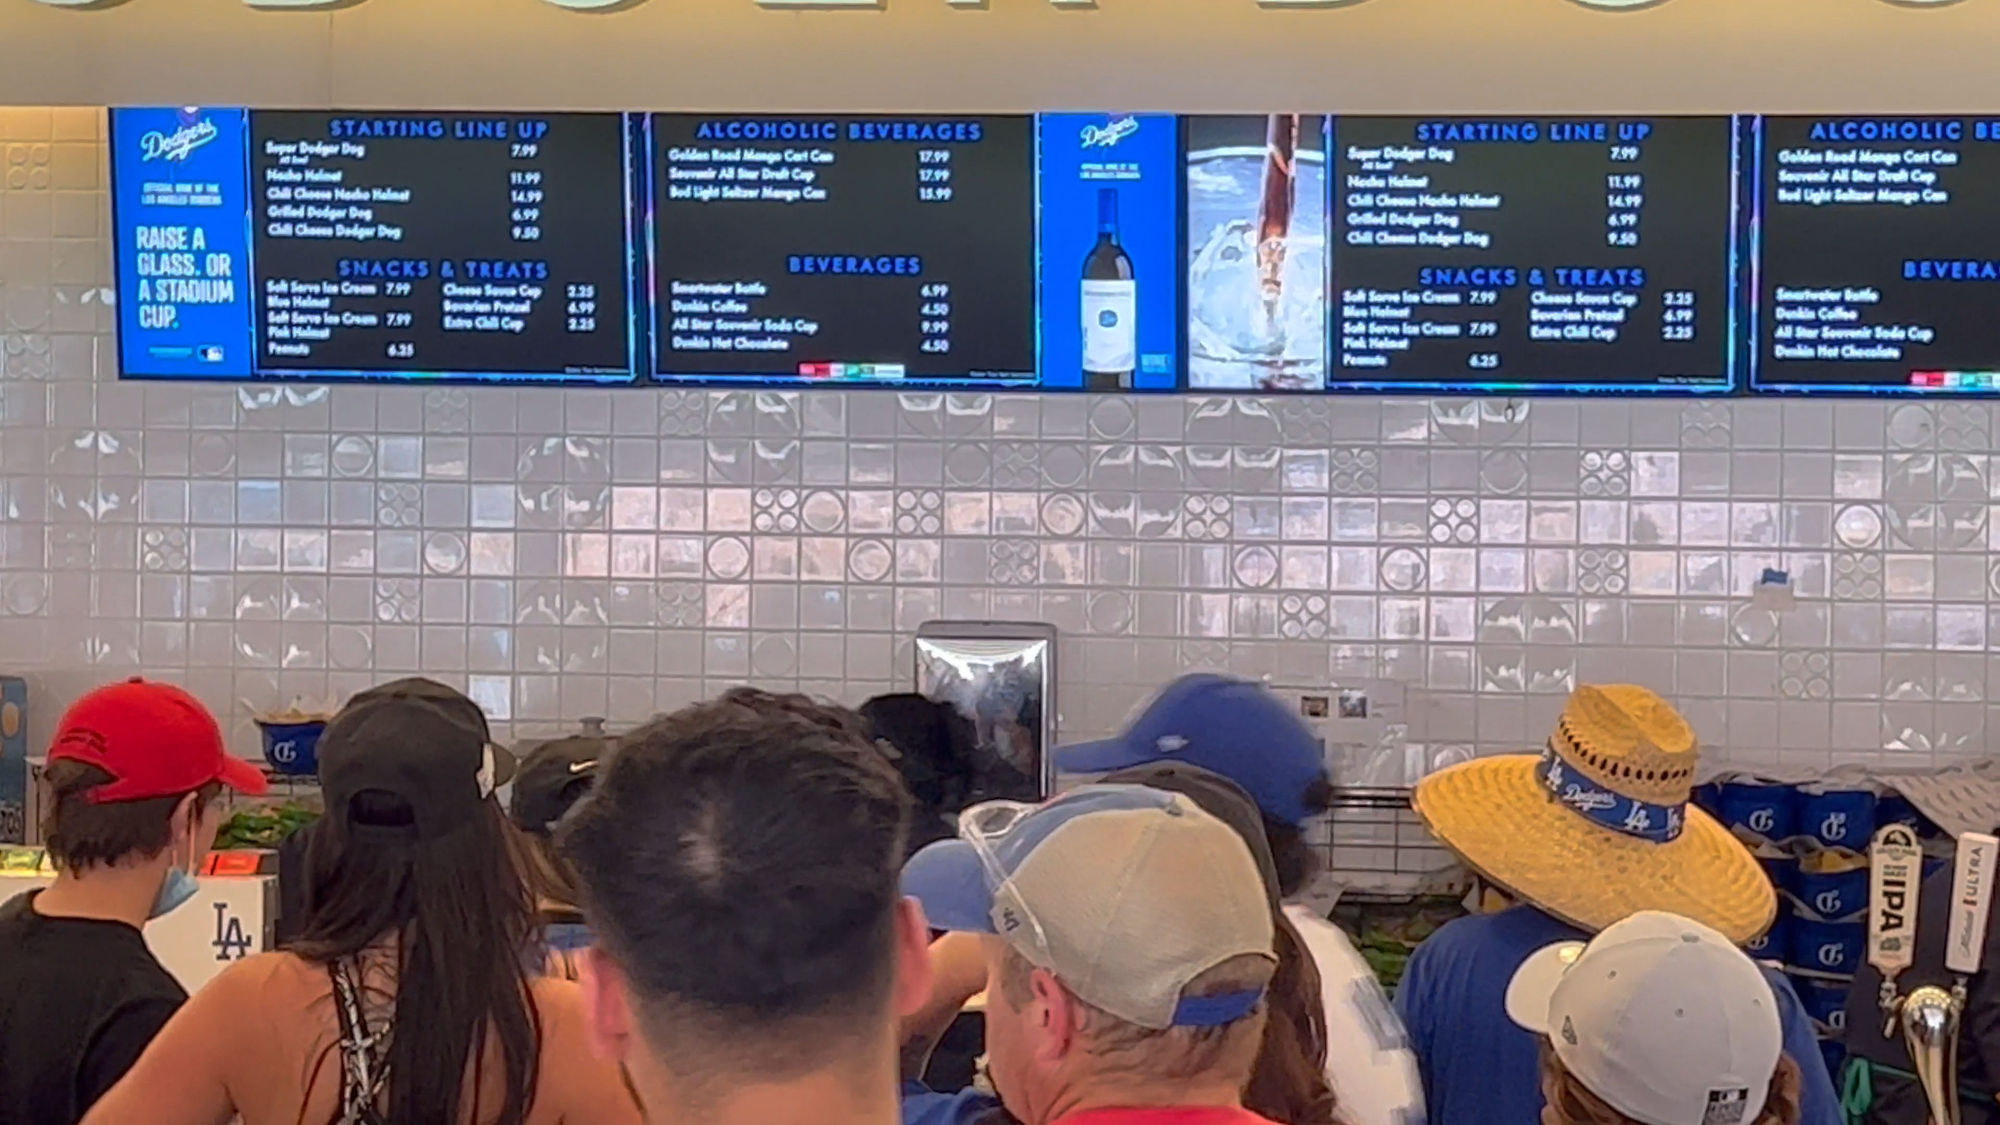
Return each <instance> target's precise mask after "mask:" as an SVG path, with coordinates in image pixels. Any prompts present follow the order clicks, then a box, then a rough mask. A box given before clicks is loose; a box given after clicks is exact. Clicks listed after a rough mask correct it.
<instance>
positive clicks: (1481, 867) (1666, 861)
mask: <svg viewBox="0 0 2000 1125" xmlns="http://www.w3.org/2000/svg"><path fill="white" fill-rule="evenodd" d="M1700 758H1701V750H1700V746H1699V744H1698V743H1697V741H1696V739H1695V735H1694V731H1693V730H1692V729H1691V728H1690V727H1689V726H1688V724H1687V720H1685V719H1683V718H1681V716H1680V713H1679V712H1677V711H1675V710H1674V708H1673V705H1672V704H1670V703H1668V702H1667V701H1666V700H1664V699H1661V698H1660V697H1659V696H1658V695H1655V694H1653V693H1652V692H1650V691H1648V690H1646V689H1645V688H1642V687H1635V686H1633V685H1630V684H1608V685H1602V686H1598V685H1589V684H1586V685H1584V686H1582V687H1579V688H1577V689H1576V691H1575V692H1573V693H1571V695H1570V697H1569V701H1568V702H1567V703H1566V704H1564V706H1563V713H1562V718H1561V719H1560V720H1559V721H1558V722H1557V724H1556V731H1555V733H1554V734H1553V735H1551V736H1550V737H1549V742H1548V746H1547V747H1546V748H1545V749H1544V750H1543V751H1542V752H1541V753H1540V754H1506V755H1498V756H1494V757H1489V758H1479V759H1475V760H1473V761H1470V762H1464V763H1461V764H1459V765H1456V766H1452V767H1451V768H1449V769H1445V770H1440V771H1439V772H1437V773H1434V774H1432V775H1431V776H1429V777H1427V778H1425V779H1424V780H1423V781H1422V782H1420V783H1418V785H1417V788H1416V792H1415V793H1414V794H1413V795H1412V797H1411V805H1412V807H1414V808H1415V809H1416V812H1417V815H1418V816H1419V817H1421V818H1422V819H1423V821H1424V823H1425V824H1426V825H1428V826H1429V828H1430V830H1431V832H1432V833H1433V834H1435V835H1436V836H1437V837H1438V839H1439V840H1441V841H1443V842H1444V844H1445V846H1446V847H1448V848H1450V849H1451V850H1452V851H1453V852H1456V853H1457V854H1458V856H1459V858H1461V859H1463V860H1464V861H1465V862H1466V864H1467V865H1468V866H1470V867H1472V868H1473V869H1474V870H1475V871H1477V872H1479V873H1480V874H1481V875H1483V876H1485V877H1486V878H1488V879H1491V880H1492V881H1493V882H1495V883H1498V884H1499V885H1501V886H1503V887H1505V888H1507V889H1508V890H1510V891H1512V892H1513V893H1514V894H1515V895H1516V896H1518V897H1520V898H1522V899H1525V900H1526V901H1528V902H1530V903H1533V904H1534V905H1535V906H1538V907H1540V908H1541V909H1542V910H1545V911H1547V912H1548V913H1550V914H1553V915H1555V916H1556V917H1558V918H1561V919H1562V920H1564V921H1566V922H1569V923H1571V924H1572V925H1576V926H1581V927H1582V928H1584V929H1586V930H1590V931H1593V932H1595V931H1598V930H1602V929H1604V928H1605V927H1606V926H1609V925H1611V924H1612V923H1614V922H1617V921H1619V920H1621V919H1623V918H1625V917H1627V916H1629V915H1631V914H1634V913H1636V912H1638V911H1641V910H1664V911H1668V912H1670V913H1674V914H1679V915H1682V916H1683V917H1687V918H1692V919H1694V920H1695V921H1697V922H1701V923H1703V924H1704V925H1707V926H1711V927H1713V928H1715V929H1717V930H1719V931H1721V932H1722V933H1723V934H1724V935H1726V936H1727V937H1728V938H1729V939H1730V940H1731V941H1734V942H1737V943H1739V944H1740V943H1743V942H1747V941H1750V940H1751V939H1752V938H1755V937H1756V936H1757V935H1759V934H1761V933H1763V932H1764V931H1765V930H1767V929H1769V928H1770V925H1771V922H1772V919H1773V918H1775V917H1776V915H1777V910H1778V897H1777V892H1776V891H1774V890H1773V889H1772V887H1771V881H1770V879H1769V878H1768V877H1766V876H1765V874H1764V871H1763V869H1762V868H1761V867H1759V866H1758V864H1757V861H1756V859H1755V858H1754V857H1752V856H1751V854H1750V852H1749V850H1748V849H1747V848H1745V847H1744V846H1743V845H1742V843H1740V842H1739V841H1737V839H1736V838H1735V837H1734V836H1732V835H1730V833H1729V830H1728V829H1726V828H1724V827H1723V826H1722V825H1721V824H1720V823H1718V822H1717V821H1716V820H1715V818H1713V817H1711V816H1709V815H1708V814H1707V813H1705V812H1703V811H1701V810H1700V809H1698V808H1695V807H1693V806H1691V805H1690V804H1689V803H1688V798H1689V796H1690V795H1691V794H1692V792H1693V789H1694V778H1695V771H1696V769H1697V767H1698V766H1699V765H1700Z"/></svg>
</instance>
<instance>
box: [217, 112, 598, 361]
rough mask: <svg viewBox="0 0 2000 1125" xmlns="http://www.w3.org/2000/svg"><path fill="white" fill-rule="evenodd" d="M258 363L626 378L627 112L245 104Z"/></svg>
mask: <svg viewBox="0 0 2000 1125" xmlns="http://www.w3.org/2000/svg"><path fill="white" fill-rule="evenodd" d="M250 140H251V144H250V153H249V161H250V189H251V190H250V198H251V206H252V208H253V209H254V219H255V222H254V225H253V229H252V237H251V249H252V254H253V260H254V265H255V277H256V290H255V293H256V335H255V340H256V344H257V349H258V355H257V357H256V365H257V368H258V370H259V372H260V373H263V374H276V375H283V374H288V373H291V374H299V375H325V374H353V375H368V374H371V373H380V374H391V373H393V374H408V375H414V376H419V377H421V376H423V375H426V374H436V375H445V376H451V375H459V374H465V375H477V376H479V377H482V378H501V379H507V378H561V377H586V378H613V379H615V378H625V379H630V378H632V377H633V376H634V375H636V373H637V367H636V364H635V356H634V354H633V353H634V351H635V348H634V346H633V330H632V324H631V309H632V299H633V295H632V285H633V281H634V274H635V267H634V263H633V261H632V255H631V254H630V253H629V251H628V246H629V241H628V239H627V237H626V228H627V211H628V199H629V196H628V193H627V184H628V182H629V177H628V176H627V173H626V153H627V152H628V138H627V129H626V126H625V118H624V117H623V115H621V114H616V113H598V114H490V113H428V112H425V113H354V112H346V113H304V112H290V111H253V112H252V113H251V114H250Z"/></svg>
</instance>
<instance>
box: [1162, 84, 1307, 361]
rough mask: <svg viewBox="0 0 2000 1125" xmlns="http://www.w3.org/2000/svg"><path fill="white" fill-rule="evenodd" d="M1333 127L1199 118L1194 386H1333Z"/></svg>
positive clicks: (1192, 274) (1192, 236)
mask: <svg viewBox="0 0 2000 1125" xmlns="http://www.w3.org/2000/svg"><path fill="white" fill-rule="evenodd" d="M1326 165H1327V161H1326V119H1325V118H1324V117H1321V116H1318V115H1312V114H1303V115H1302V114H1296V113H1280V114H1272V115H1269V116H1267V117H1191V118H1188V119H1187V187H1188V194H1187V206H1188V220H1187V221H1188V247H1189V261H1188V386H1189V387H1190V389H1195V390H1215V389H1238V390H1266V391H1274V390H1318V389H1321V388H1322V387H1324V386H1325V384H1326V285H1327V278H1326V262H1327V258H1326V252H1327V246H1326V183H1327V180H1326Z"/></svg>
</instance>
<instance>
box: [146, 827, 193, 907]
mask: <svg viewBox="0 0 2000 1125" xmlns="http://www.w3.org/2000/svg"><path fill="white" fill-rule="evenodd" d="M188 851H189V853H190V854H192V853H193V851H194V846H193V845H192V844H190V845H189V846H188ZM200 890H201V884H200V883H198V882H196V881H195V877H194V876H193V875H191V874H189V873H188V869H187V868H186V867H185V866H184V865H182V864H181V863H179V862H178V861H176V862H175V863H174V865H173V866H172V867H169V868H167V877H166V878H164V879H162V880H160V892H159V893H158V894H156V895H154V896H153V909H152V910H151V911H150V912H149V913H147V915H146V918H147V920H148V921H150V920H152V919H154V918H158V917H160V916H161V915H162V914H168V913H171V912H172V911H173V910H174V909H175V908H176V907H178V906H180V905H181V904H183V903H185V902H187V900H189V899H191V898H193V897H194V896H195V893H196V892H198V891H200Z"/></svg>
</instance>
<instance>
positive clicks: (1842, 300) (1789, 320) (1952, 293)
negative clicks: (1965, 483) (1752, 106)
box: [1751, 116, 2000, 394]
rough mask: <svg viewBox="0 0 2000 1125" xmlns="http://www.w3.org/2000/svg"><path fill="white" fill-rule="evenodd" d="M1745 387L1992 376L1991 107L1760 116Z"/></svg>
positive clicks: (1891, 387) (1936, 383) (1997, 352)
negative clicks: (1750, 363)
mask: <svg viewBox="0 0 2000 1125" xmlns="http://www.w3.org/2000/svg"><path fill="white" fill-rule="evenodd" d="M1761 147H1762V153H1761V159H1760V160H1758V162H1757V165H1756V170H1757V172H1758V173H1759V179H1760V181H1761V182H1760V183H1759V185H1758V203H1759V206H1760V208H1761V214H1760V216H1759V220H1760V222H1759V227H1760V235H1761V255H1760V258H1759V263H1758V268H1759V271H1760V273H1759V277H1758V280H1757V299H1758V300H1757V307H1756V310H1755V329H1754V338H1755V340H1756V345H1757V356H1756V363H1755V366H1754V368H1753V370H1752V378H1751V387H1752V389H1753V390H1759V391H1779V392H1784V391H1832V392H1846V393H1920V394H1922V393H1928V394H1937V393H1959V394H1980V393H1989V394H1990V393H1994V392H1997V391H2000V327H1996V324H1997V323H2000V322H1996V319H1995V317H1994V307H1995V301H1996V298H2000V195H1996V194H1995V193H1994V191H1993V190H1992V186H1991V185H1992V184H1993V182H1994V181H1995V179H1996V178H2000V118H1979V117H1895V116H1881V117H1767V118H1765V119H1764V131H1763V135H1762V146H1761Z"/></svg>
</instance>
